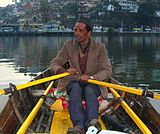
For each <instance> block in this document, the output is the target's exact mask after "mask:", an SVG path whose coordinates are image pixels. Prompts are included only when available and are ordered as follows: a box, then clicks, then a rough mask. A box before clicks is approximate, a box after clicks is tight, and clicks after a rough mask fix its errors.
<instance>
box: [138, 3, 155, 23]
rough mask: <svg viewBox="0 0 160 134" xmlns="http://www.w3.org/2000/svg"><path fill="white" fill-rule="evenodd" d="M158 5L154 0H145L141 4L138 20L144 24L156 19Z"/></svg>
mask: <svg viewBox="0 0 160 134" xmlns="http://www.w3.org/2000/svg"><path fill="white" fill-rule="evenodd" d="M155 11H156V5H155V3H153V2H150V1H149V2H144V3H141V4H140V5H139V9H138V21H139V23H140V24H142V25H150V24H152V23H153V22H154V19H155Z"/></svg>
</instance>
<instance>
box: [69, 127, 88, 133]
mask: <svg viewBox="0 0 160 134" xmlns="http://www.w3.org/2000/svg"><path fill="white" fill-rule="evenodd" d="M85 133H86V132H85V130H84V128H83V127H81V126H75V127H73V128H71V127H70V128H68V130H67V134H85Z"/></svg>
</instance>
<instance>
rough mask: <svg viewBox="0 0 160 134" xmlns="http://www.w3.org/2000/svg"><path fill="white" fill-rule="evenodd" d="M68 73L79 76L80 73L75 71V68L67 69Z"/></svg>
mask: <svg viewBox="0 0 160 134" xmlns="http://www.w3.org/2000/svg"><path fill="white" fill-rule="evenodd" d="M67 72H69V73H70V74H72V75H73V74H78V72H77V70H76V69H74V68H69V69H67Z"/></svg>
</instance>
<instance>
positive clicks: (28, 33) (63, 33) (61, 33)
mask: <svg viewBox="0 0 160 134" xmlns="http://www.w3.org/2000/svg"><path fill="white" fill-rule="evenodd" d="M73 34H74V33H73V31H48V32H37V31H21V32H0V36H57V35H58V36H72V35H73ZM93 35H100V36H103V35H160V32H126V31H125V32H114V33H108V32H93Z"/></svg>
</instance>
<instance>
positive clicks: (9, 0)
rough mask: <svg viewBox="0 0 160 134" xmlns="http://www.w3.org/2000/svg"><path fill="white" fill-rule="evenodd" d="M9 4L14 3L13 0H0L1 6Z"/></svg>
mask: <svg viewBox="0 0 160 134" xmlns="http://www.w3.org/2000/svg"><path fill="white" fill-rule="evenodd" d="M8 4H14V2H12V0H0V7H6V6H7V5H8Z"/></svg>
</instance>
